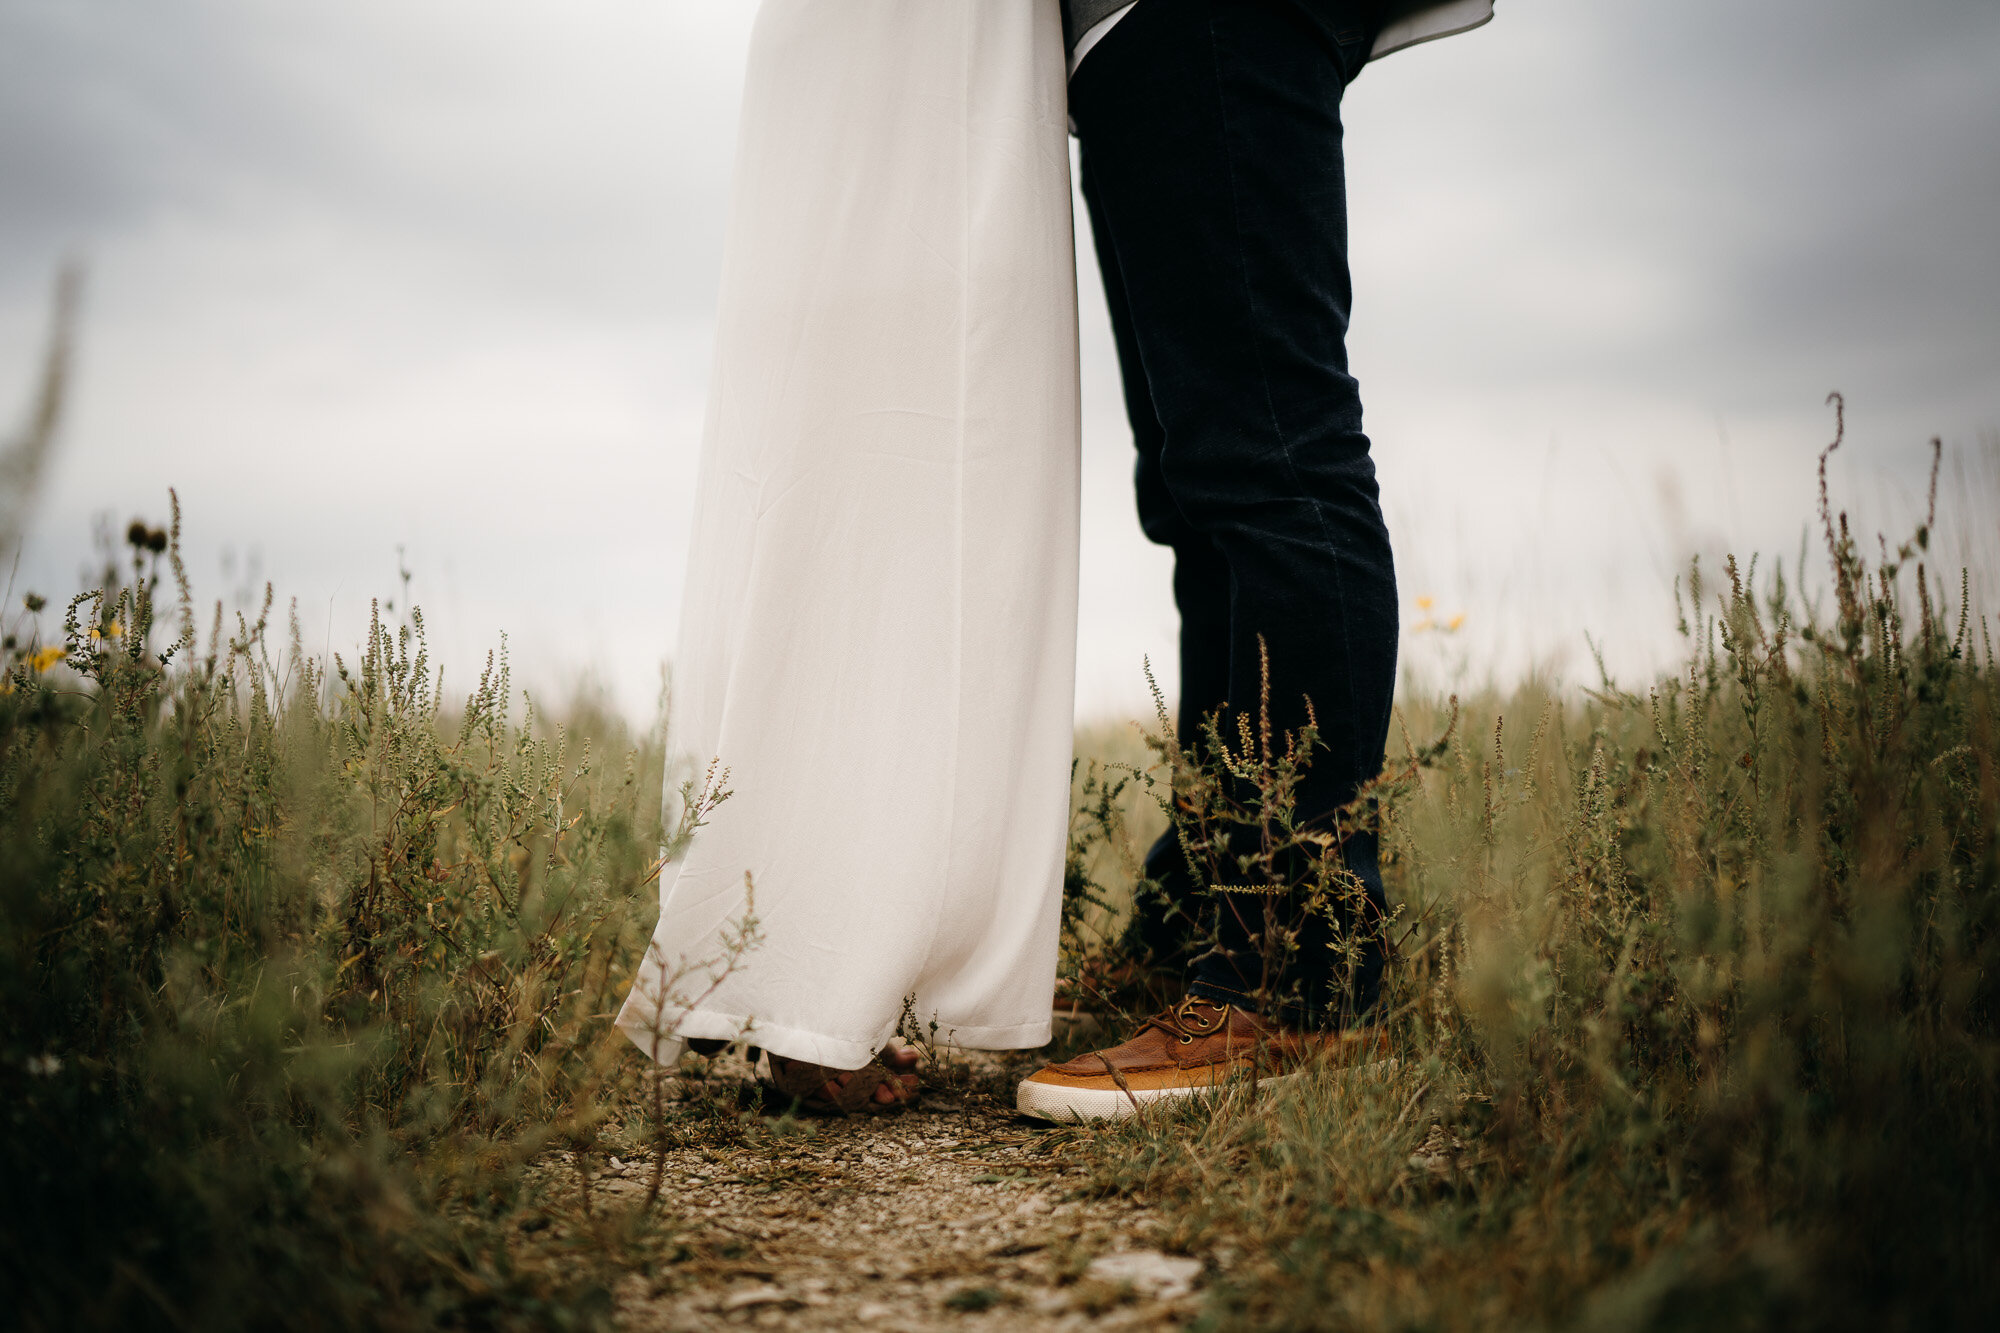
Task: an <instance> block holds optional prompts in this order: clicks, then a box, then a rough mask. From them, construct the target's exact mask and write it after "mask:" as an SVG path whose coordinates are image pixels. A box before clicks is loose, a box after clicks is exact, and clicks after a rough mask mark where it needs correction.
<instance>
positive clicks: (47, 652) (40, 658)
mask: <svg viewBox="0 0 2000 1333" xmlns="http://www.w3.org/2000/svg"><path fill="white" fill-rule="evenodd" d="M68 655H69V649H67V648H65V647H63V646H62V645H61V644H53V643H52V644H50V645H49V646H48V647H46V648H44V649H42V650H41V651H40V652H38V653H36V654H35V655H34V656H33V657H30V658H29V659H28V665H29V666H31V667H33V668H34V669H35V670H36V671H47V670H48V669H49V668H50V667H52V666H54V665H55V664H56V663H58V662H60V661H62V660H63V658H64V657H66V656H68Z"/></svg>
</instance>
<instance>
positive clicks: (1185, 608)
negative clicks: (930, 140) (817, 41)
mask: <svg viewBox="0 0 2000 1333" xmlns="http://www.w3.org/2000/svg"><path fill="white" fill-rule="evenodd" d="M1082 158H1083V170H1082V186H1083V201H1084V207H1085V209H1086V210H1087V211H1088V212H1089V214H1090V219H1091V231H1092V235H1093V236H1094V237H1095V238H1096V244H1097V263H1098V271H1099V273H1100V274H1101V275H1102V277H1103V280H1104V298H1105V305H1106V306H1107V308H1108V309H1109V311H1110V315H1111V335H1112V339H1113V341H1114V342H1115V344H1116V345H1117V349H1118V368H1119V373H1120V376H1121V378H1122V382H1123V388H1124V395H1125V415H1126V418H1127V420H1129V421H1130V423H1131V426H1132V443H1133V446H1134V454H1135V458H1134V464H1133V484H1134V490H1135V491H1136V493H1137V497H1138V502H1139V526H1140V529H1141V530H1142V531H1144V532H1145V534H1146V536H1147V537H1148V538H1149V539H1150V540H1152V541H1154V542H1157V543H1159V544H1160V545H1162V546H1167V547H1171V548H1172V550H1173V552H1174V605H1175V606H1176V608H1177V609H1178V610H1179V611H1180V617H1181V631H1180V698H1179V703H1178V707H1177V709H1176V718H1175V726H1176V728H1177V730H1178V731H1179V733H1180V735H1181V736H1182V738H1183V739H1184V740H1185V739H1190V738H1192V737H1194V736H1195V735H1197V734H1198V732H1199V728H1200V726H1201V723H1202V719H1204V718H1206V717H1207V716H1208V715H1209V714H1210V713H1212V712H1214V711H1215V710H1216V709H1218V708H1220V707H1222V705H1223V703H1224V701H1225V700H1226V699H1227V697H1228V693H1229V566H1228V564H1227V563H1226V562H1224V560H1223V559H1222V554H1221V552H1220V551H1218V550H1217V549H1216V546H1215V543H1214V542H1213V541H1211V540H1210V539H1209V538H1208V536H1207V534H1205V533H1202V532H1200V531H1197V530H1196V529H1195V528H1194V527H1193V526H1192V525H1191V524H1190V523H1189V522H1188V521H1187V519H1186V518H1185V517H1183V516H1182V514H1181V511H1180V506H1179V505H1178V504H1176V503H1175V501H1174V498H1173V496H1172V495H1171V494H1170V493H1169V492H1168V490H1167V483H1166V477H1165V474H1164V472H1163V470H1162V468H1161V466H1160V454H1161V450H1162V448H1163V446H1164V444H1165V437H1166V431H1165V429H1164V428H1163V427H1162V426H1161V424H1160V418H1159V414H1158V413H1157V412H1155V411H1154V410H1153V396H1152V390H1151V389H1150V388H1149V387H1148V385H1147V383H1146V369H1145V363H1144V361H1143V359H1142V358H1141V357H1140V355H1139V345H1138V341H1137V335H1136V334H1135V332H1134V330H1133V327H1132V312H1131V307H1130V305H1129V304H1128V303H1127V300H1126V296H1125V280H1124V276H1123V275H1122V274H1121V273H1120V272H1119V269H1118V255H1117V252H1116V251H1115V250H1114V249H1113V248H1112V246H1111V243H1110V238H1109V232H1108V230H1107V227H1106V223H1105V220H1104V219H1103V217H1102V214H1101V212H1100V208H1099V204H1098V197H1097V188H1096V184H1095V181H1094V179H1093V177H1092V173H1091V155H1090V152H1089V150H1088V149H1085V150H1084V152H1083V154H1082ZM1145 875H1146V878H1147V879H1150V880H1153V881H1155V882H1157V883H1158V884H1159V885H1160V888H1161V893H1160V895H1159V896H1158V897H1157V898H1155V897H1152V896H1142V897H1141V898H1140V899H1139V900H1138V901H1137V902H1135V903H1134V904H1133V916H1132V922H1131V926H1130V928H1129V929H1128V931H1127V933H1126V944H1127V946H1128V947H1129V948H1132V949H1133V950H1134V951H1135V952H1136V953H1138V954H1139V955H1140V956H1142V957H1145V958H1147V959H1149V960H1151V961H1153V962H1154V963H1157V964H1162V965H1175V966H1178V965H1181V964H1183V963H1184V962H1185V961H1186V960H1187V958H1188V956H1189V945H1190V944H1191V943H1192V941H1193V938H1194V935H1195V933H1196V924H1195V919H1194V916H1193V915H1192V909H1193V908H1194V907H1195V906H1196V904H1195V903H1194V901H1193V898H1194V883H1193V879H1192V877H1191V876H1190V875H1189V873H1188V866H1187V860H1186V858H1185V857H1184V856H1182V854H1181V847H1180V840H1179V839H1178V838H1177V837H1175V836H1174V834H1173V832H1172V831H1171V830H1169V831H1168V832H1167V833H1166V834H1164V835H1162V836H1161V837H1160V838H1159V839H1157V840H1156V841H1155V842H1154V843H1153V845H1152V847H1151V848H1150V849H1148V851H1147V853H1146V862H1145Z"/></svg>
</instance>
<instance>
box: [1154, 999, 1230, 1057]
mask: <svg viewBox="0 0 2000 1333" xmlns="http://www.w3.org/2000/svg"><path fill="white" fill-rule="evenodd" d="M1197 1005H1200V1006H1205V1007H1207V1008H1208V1009H1210V1010H1211V1011H1212V1015H1213V1016H1212V1017H1208V1018H1203V1017H1202V1016H1201V1015H1199V1014H1197V1013H1196V1012H1195V1008H1196V1006H1197ZM1234 1007H1235V1006H1233V1005H1228V1004H1217V1003H1215V1002H1214V1001H1213V1000H1204V999H1202V998H1201V997H1200V996H1198V995H1190V996H1188V997H1187V998H1186V999H1185V1000H1182V1001H1181V1002H1180V1003H1179V1004H1177V1005H1175V1006H1174V1007H1173V1008H1171V1009H1167V1010H1164V1011H1162V1012H1160V1013H1157V1014H1154V1015H1153V1016H1152V1017H1151V1018H1149V1019H1147V1020H1146V1027H1149V1028H1158V1029H1159V1030H1160V1031H1162V1032H1164V1033H1166V1034H1167V1035H1168V1036H1169V1037H1172V1038H1174V1039H1175V1040H1177V1041H1179V1042H1180V1044H1181V1045H1183V1046H1189V1045H1192V1044H1193V1043H1194V1041H1195V1039H1196V1038H1197V1037H1212V1036H1214V1035H1215V1034H1216V1033H1218V1032H1220V1031H1222V1029H1223V1028H1224V1027H1226V1026H1228V1024H1229V1013H1230V1010H1231V1009H1233V1008H1234ZM1141 1031H1144V1029H1143V1028H1142V1029H1141Z"/></svg>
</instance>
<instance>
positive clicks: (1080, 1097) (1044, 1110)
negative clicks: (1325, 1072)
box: [1014, 1073, 1298, 1125]
mask: <svg viewBox="0 0 2000 1333" xmlns="http://www.w3.org/2000/svg"><path fill="white" fill-rule="evenodd" d="M1242 1077H1243V1076H1242V1075H1240V1074H1239V1075H1235V1076H1233V1077H1232V1078H1230V1079H1227V1080H1225V1081H1223V1082H1221V1083H1213V1084H1210V1085H1209V1086H1208V1087H1205V1088H1134V1089H1133V1090H1132V1091H1130V1092H1126V1091H1125V1090H1123V1089H1122V1088H1065V1087H1061V1086H1059V1085H1057V1084H1054V1083H1035V1082H1032V1081H1029V1080H1025V1079H1024V1080H1023V1081H1022V1083H1021V1087H1020V1090H1019V1091H1018V1092H1017V1093H1016V1094H1015V1095H1014V1107H1015V1109H1016V1110H1018V1111H1020V1112H1021V1113H1022V1114H1023V1115H1032V1116H1039V1117H1040V1118H1041V1119H1043V1120H1053V1121H1055V1122H1056V1123H1057V1124H1060V1125H1080V1124H1083V1123H1085V1122H1086V1121H1091V1120H1123V1119H1125V1118H1126V1117H1128V1116H1131V1115H1134V1114H1136V1113H1137V1112H1138V1110H1139V1109H1140V1108H1141V1107H1145V1106H1151V1105H1153V1104H1154V1103H1156V1102H1170V1101H1176V1100H1180V1099H1184V1098H1188V1097H1206V1096H1208V1095H1209V1094H1210V1093H1215V1092H1220V1091H1222V1090H1223V1089H1224V1088H1226V1087H1228V1086H1229V1085H1230V1084H1231V1083H1234V1082H1237V1081H1239V1080H1240V1079H1242ZM1297 1077H1298V1075H1297V1074H1296V1073H1291V1074H1272V1075H1268V1076H1267V1077H1264V1078H1261V1079H1259V1080H1257V1086H1258V1087H1260V1088H1275V1087H1283V1086H1284V1085H1285V1084H1287V1083H1289V1082H1291V1081H1292V1080H1293V1079H1295V1078H1297Z"/></svg>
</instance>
